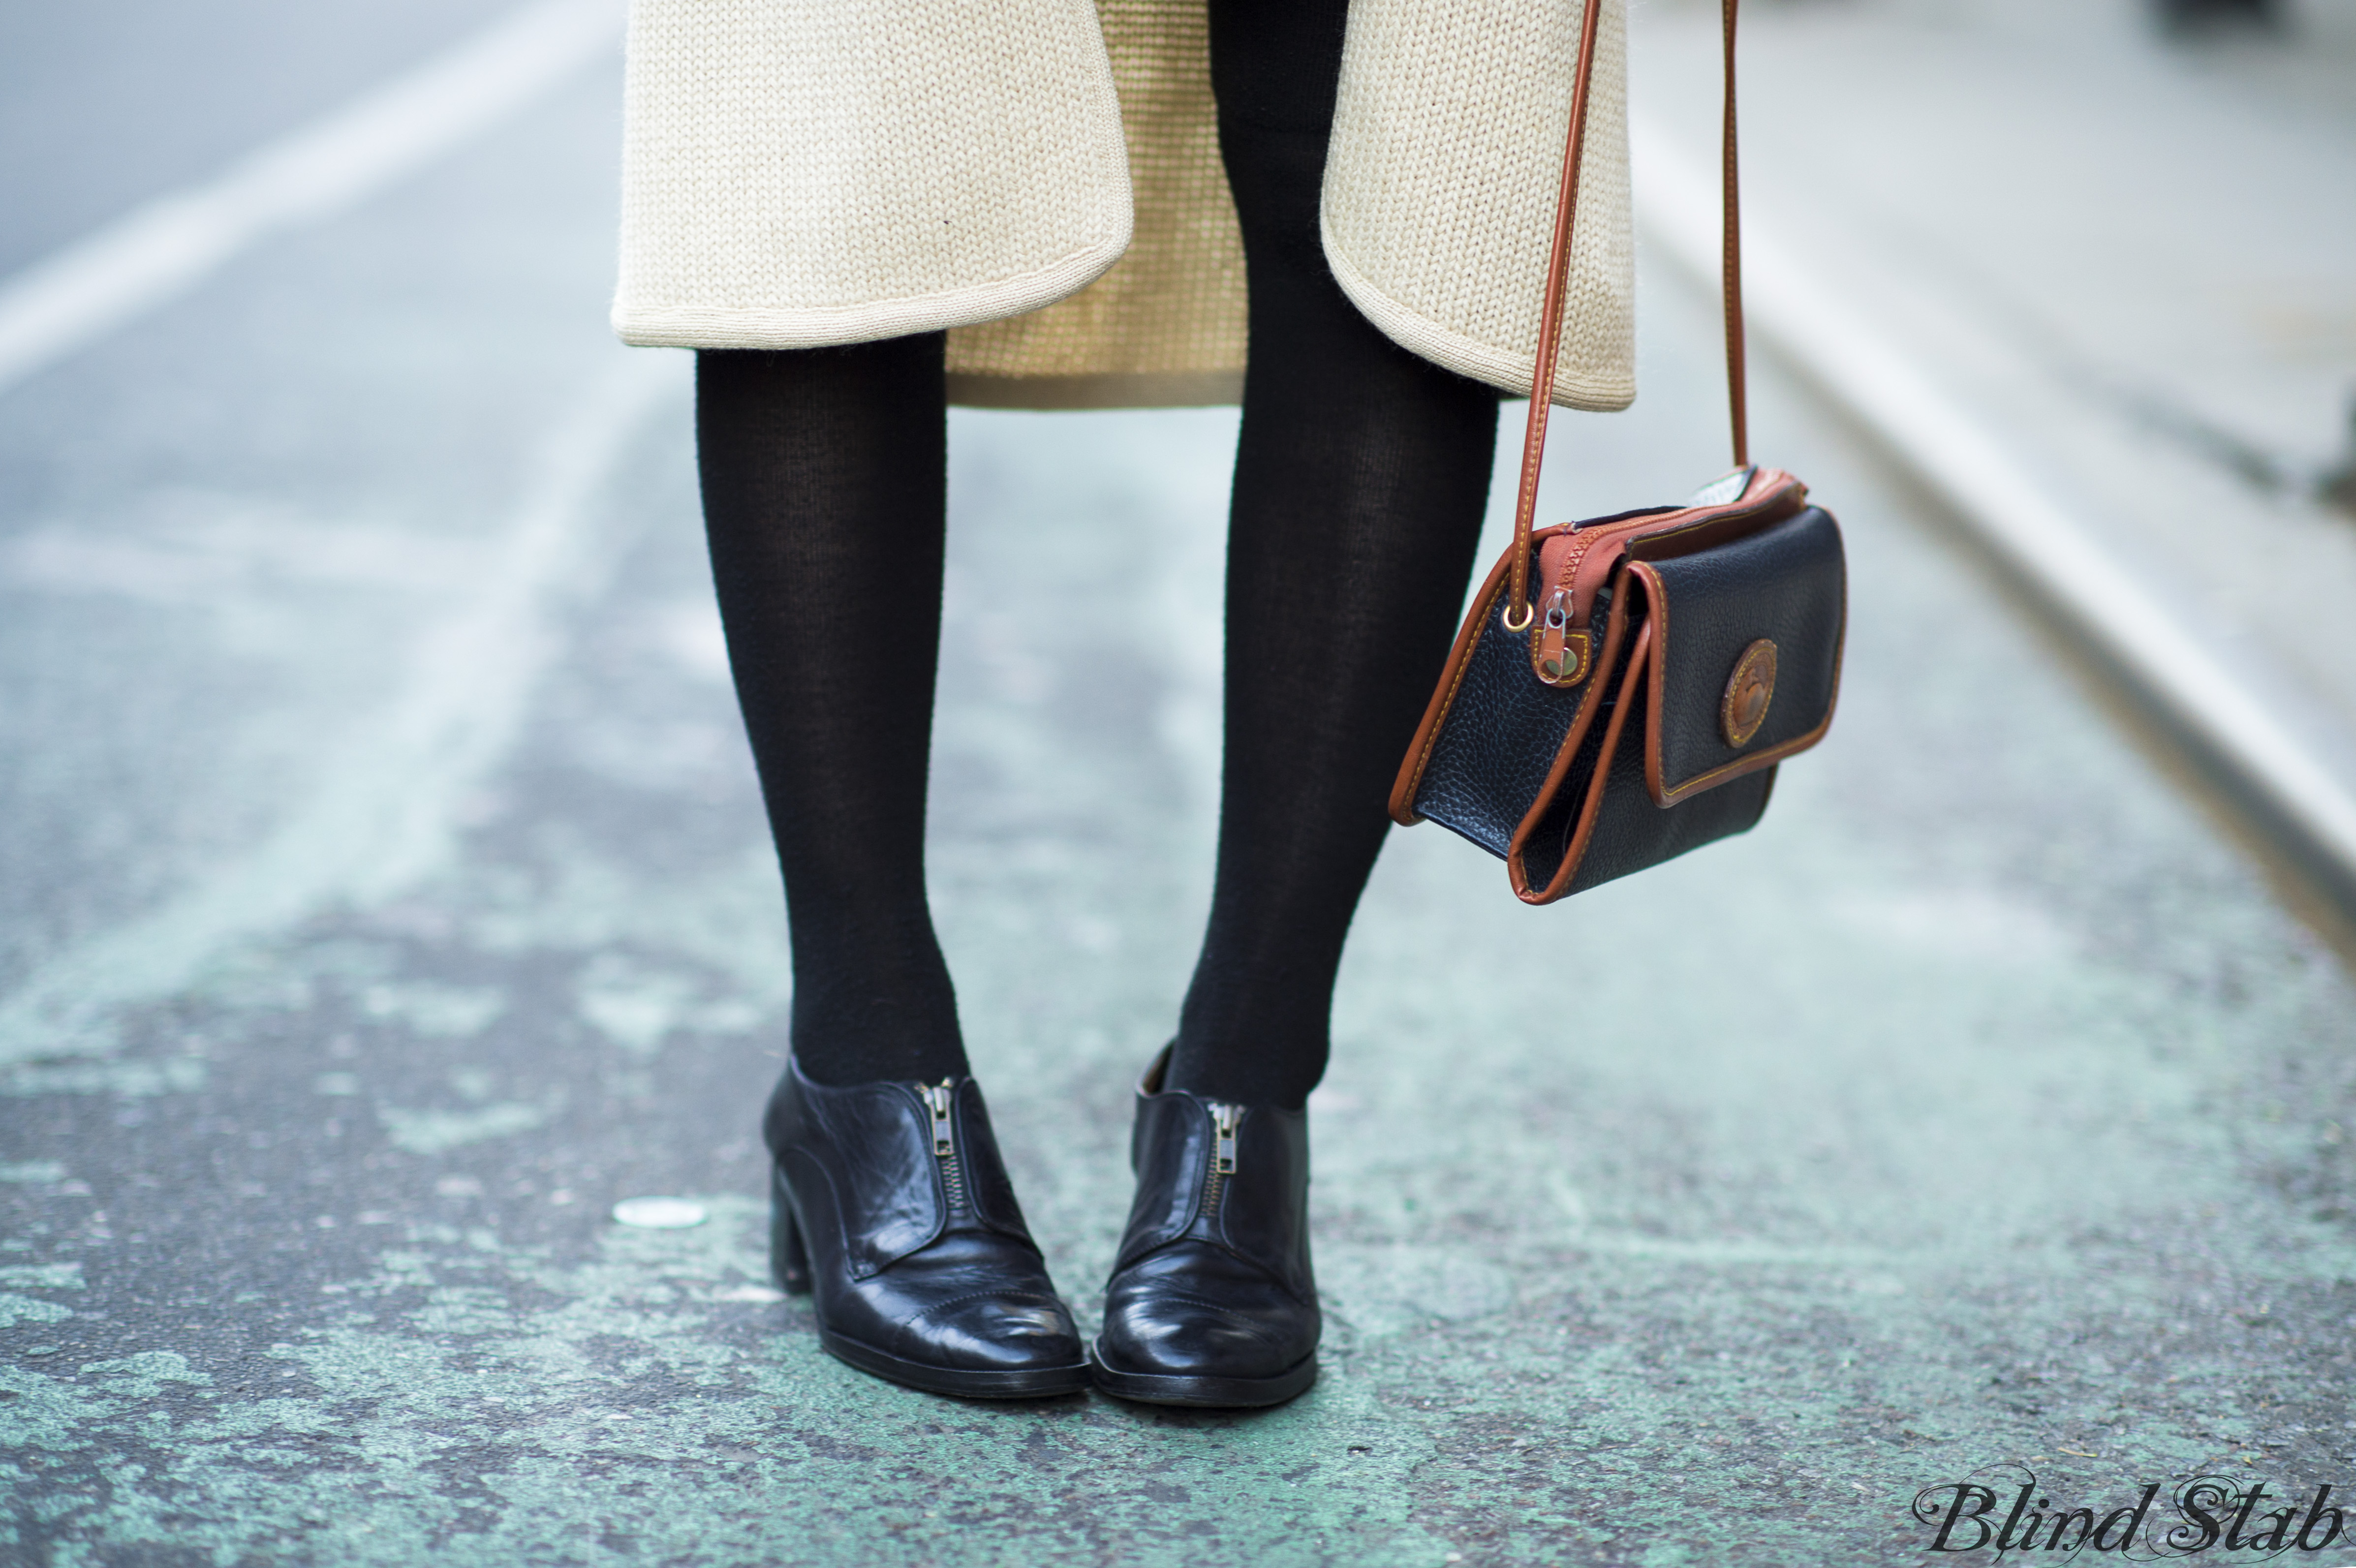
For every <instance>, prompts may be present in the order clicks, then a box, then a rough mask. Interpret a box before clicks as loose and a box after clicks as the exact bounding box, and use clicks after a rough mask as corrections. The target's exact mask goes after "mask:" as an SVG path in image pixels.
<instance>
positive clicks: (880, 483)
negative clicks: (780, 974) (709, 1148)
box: [696, 333, 966, 1084]
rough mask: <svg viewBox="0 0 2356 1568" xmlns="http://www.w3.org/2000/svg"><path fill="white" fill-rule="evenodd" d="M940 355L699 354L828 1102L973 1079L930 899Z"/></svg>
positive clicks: (751, 682)
mask: <svg viewBox="0 0 2356 1568" xmlns="http://www.w3.org/2000/svg"><path fill="white" fill-rule="evenodd" d="M942 342H943V339H942V336H941V335H940V334H938V333H928V334H926V335H924V336H916V337H900V338H893V339H889V340H887V341H885V342H882V343H865V344H859V345H856V346H854V347H847V348H819V349H804V350H797V351H787V352H768V351H763V350H725V351H707V352H705V353H702V354H700V355H698V356H697V357H696V437H697V447H698V458H699V463H700V465H701V472H702V480H703V514H704V522H705V527H706V528H707V530H708V531H709V534H710V537H711V543H712V577H713V579H714V581H715V582H716V583H717V585H718V588H719V592H720V613H721V619H722V621H723V624H725V625H726V627H727V631H728V656H729V662H730V664H731V665H732V666H733V667H734V670H735V676H736V691H737V697H738V699H739V701H740V702H741V703H742V705H743V707H744V728H745V731H746V732H747V733H748V734H749V735H750V737H751V739H752V742H753V758H754V762H755V764H756V765H757V767H758V768H759V770H760V775H761V792H762V795H763V796H764V797H765V798H766V801H767V802H768V808H769V827H770V829H771V831H772V832H773V833H775V835H776V845H777V859H778V860H779V861H780V862H781V863H782V864H783V866H784V868H785V877H786V903H787V912H788V916H789V919H790V921H791V923H792V938H793V965H794V1011H793V1049H794V1054H795V1057H796V1059H797V1060H798V1061H799V1062H800V1064H801V1067H802V1071H803V1072H805V1073H807V1074H808V1075H809V1077H810V1078H811V1079H813V1080H814V1081H816V1082H818V1083H829V1084H848V1083H868V1082H873V1081H876V1080H882V1079H900V1080H910V1079H923V1080H926V1081H927V1082H937V1081H938V1080H940V1079H942V1078H946V1077H949V1076H951V1075H954V1074H961V1073H963V1072H965V1071H966V1061H965V1049H964V1046H963V1044H962V1042H961V1040H960V1038H959V1036H958V1021H957V1001H956V997H955V995H954V994H953V992H952V991H951V989H950V986H949V975H948V965H945V964H944V963H943V962H942V960H941V950H940V944H939V943H938V942H937V940H936V939H935V937H934V934H933V923H932V915H931V912H930V911H929V910H928V909H927V907H926V901H925V782H926V761H927V756H928V752H929V750H930V747H931V741H932V720H933V671H934V664H935V660H936V657H937V653H938V649H939V645H940V625H941V557H942V548H943V540H944V527H945V525H944V495H945V491H946V486H947V483H948V469H947V464H948V421H947V418H946V415H945V413H944V411H943V406H942V384H941V351H942Z"/></svg>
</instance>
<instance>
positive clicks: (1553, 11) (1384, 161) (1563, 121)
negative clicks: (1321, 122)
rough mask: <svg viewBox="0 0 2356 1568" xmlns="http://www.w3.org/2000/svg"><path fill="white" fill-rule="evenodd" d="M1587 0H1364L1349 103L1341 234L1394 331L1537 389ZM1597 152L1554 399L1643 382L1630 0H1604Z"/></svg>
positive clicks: (1329, 195) (1614, 398)
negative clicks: (1632, 211)
mask: <svg viewBox="0 0 2356 1568" xmlns="http://www.w3.org/2000/svg"><path fill="white" fill-rule="evenodd" d="M1583 10H1584V5H1583V4H1582V0H1448V3H1447V4H1445V5H1432V4H1430V0H1358V3H1357V4H1356V5H1354V6H1352V8H1351V13H1350V36H1349V43H1348V46H1347V48H1346V50H1345V52H1344V58H1343V64H1342V86H1341V92H1340V98H1339V102H1338V104H1337V106H1336V110H1335V113H1334V117H1333V154H1332V158H1331V162H1330V165H1329V168H1328V172H1327V175H1326V178H1325V191H1324V216H1323V221H1324V238H1325V250H1326V254H1327V257H1328V259H1329V260H1330V261H1332V263H1333V272H1334V274H1335V276H1336V277H1338V278H1339V279H1340V280H1341V283H1342V287H1343V289H1344V291H1345V292H1346V293H1348V294H1349V296H1350V298H1351V299H1352V300H1354V301H1355V302H1356V304H1357V305H1358V308H1359V309H1361V310H1363V311H1365V313H1366V315H1367V316H1368V318H1369V319H1371V320H1372V321H1373V322H1374V323H1375V324H1376V325H1378V326H1380V327H1381V328H1382V329H1383V330H1384V331H1385V332H1386V333H1387V334H1389V335H1390V336H1391V337H1392V338H1393V339H1394V340H1395V341H1397V342H1398V343H1400V344H1403V345H1404V346H1406V347H1408V348H1410V349H1412V350H1413V351H1414V352H1416V353H1418V354H1420V355H1422V356H1423V357H1426V358H1428V359H1430V360H1432V361H1434V362H1435V363H1438V364H1441V365H1445V366H1447V367H1449V368H1451V369H1453V370H1456V371H1459V372H1461V373H1462V374H1464V375H1467V376H1472V377H1474V378H1477V379H1481V380H1483V381H1486V382H1488V383H1490V384H1491V385H1492V386H1495V387H1500V388H1503V389H1505V390H1508V391H1511V392H1514V393H1515V394H1517V395H1519V396H1522V397H1527V396H1528V395H1529V391H1530V383H1531V379H1532V378H1531V370H1532V367H1533V366H1534V365H1535V364H1536V363H1537V342H1538V319H1539V313H1540V309H1541V306H1542V305H1543V304H1544V298H1543V296H1544V293H1545V281H1546V271H1547V251H1548V250H1549V249H1550V247H1551V244H1552V241H1553V238H1554V217H1555V206H1556V200H1557V197H1558V192H1559V189H1560V185H1561V178H1562V155H1563V145H1564V141H1565V137H1566V134H1567V133H1568V132H1569V127H1570V101H1571V82H1572V80H1573V78H1574V76H1575V74H1576V71H1577V67H1578V63H1579V34H1580V17H1581V14H1582V12H1583ZM1627 62H1628V49H1627V13H1626V0H1604V4H1603V6H1602V15H1601V32H1600V33H1599V35H1598V39H1597V47H1596V54H1595V74H1594V94H1595V97H1594V102H1593V105H1592V107H1591V108H1590V110H1589V112H1588V117H1587V140H1586V144H1585V146H1584V148H1583V150H1582V153H1581V155H1580V196H1579V222H1578V226H1577V228H1576V229H1574V231H1573V234H1572V240H1571V269H1570V279H1569V288H1568V289H1567V290H1566V291H1565V299H1566V301H1567V304H1566V306H1565V310H1564V314H1563V334H1562V348H1561V353H1560V355H1559V357H1558V359H1557V361H1556V363H1557V365H1558V379H1557V380H1556V382H1555V391H1554V400H1555V401H1556V402H1558V403H1562V404H1567V405H1569V406H1570V407H1572V408H1581V409H1620V408H1625V407H1626V406H1627V405H1628V404H1629V402H1630V401H1631V400H1633V399H1634V397H1635V395H1636V374H1635V359H1636V276H1635V244H1634V240H1633V234H1632V229H1631V222H1630V215H1629V189H1628V111H1627V100H1628V64H1627Z"/></svg>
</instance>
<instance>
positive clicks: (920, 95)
mask: <svg viewBox="0 0 2356 1568" xmlns="http://www.w3.org/2000/svg"><path fill="white" fill-rule="evenodd" d="M1603 17H1604V33H1603V37H1602V38H1601V40H1600V48H1599V51H1598V59H1597V71H1596V82H1595V85H1596V94H1595V101H1594V103H1593V106H1592V108H1591V110H1590V119H1589V130H1588V140H1587V148H1586V153H1585V155H1584V158H1583V160H1582V168H1581V175H1580V180H1581V186H1582V193H1583V194H1582V197H1581V204H1580V214H1579V223H1578V227H1577V237H1576V240H1575V242H1574V247H1573V251H1574V254H1573V267H1572V274H1571V283H1570V294H1569V309H1568V313H1567V316H1566V323H1565V331H1564V334H1563V346H1562V353H1561V358H1560V361H1559V368H1558V377H1557V381H1556V393H1555V399H1556V400H1557V401H1558V402H1560V403H1563V404H1566V405H1569V406H1571V407H1575V408H1585V409H1616V408H1622V407H1625V406H1626V405H1627V403H1628V402H1629V401H1630V400H1632V399H1633V397H1634V396H1635V367H1634V359H1635V354H1634V314H1635V313H1634V278H1633V272H1634V257H1633V244H1632V241H1631V237H1630V222H1629V190H1628V163H1627V134H1626V107H1625V83H1626V45H1625V23H1624V0H1606V3H1605V5H1604V6H1603ZM1579 26H1580V5H1579V4H1578V0H1354V3H1353V4H1352V5H1351V9H1350V23H1349V34H1348V38H1347V42H1346V44H1345V46H1344V54H1343V66H1342V84H1341V96H1340V101H1339V105H1338V108H1337V111H1336V113H1335V118H1334V127H1333V149H1332V152H1331V155H1329V158H1328V161H1327V166H1326V176H1325V189H1324V199H1323V238H1324V243H1325V251H1326V256H1327V260H1328V261H1329V262H1330V263H1331V265H1332V266H1333V271H1334V275H1335V277H1336V279H1337V280H1338V281H1339V283H1341V285H1342V288H1343V289H1344V292H1345V293H1347V294H1348V295H1349V297H1350V298H1351V299H1352V301H1353V302H1355V304H1357V306H1358V308H1359V309H1361V310H1362V311H1364V312H1365V314H1366V315H1367V317H1368V318H1369V319H1370V320H1372V321H1373V322H1374V323H1375V324H1376V325H1377V326H1379V327H1380V328H1381V329H1382V330H1383V331H1384V332H1385V333H1387V335H1389V336H1391V337H1392V338H1393V339H1394V340H1395V341H1397V342H1398V343H1399V344H1401V345H1402V346H1403V347H1407V348H1408V349H1409V350H1411V351H1413V352H1415V353H1417V354H1419V355H1421V356H1423V357H1426V358H1428V359H1430V360H1432V361H1434V362H1435V363H1438V364H1440V365H1444V366H1447V367H1448V368H1451V369H1453V370H1456V371H1459V372H1460V373H1462V374H1464V375H1467V376H1471V377H1473V378H1475V379H1480V380H1483V381H1486V382H1488V383H1490V384H1492V385H1494V386H1496V387H1499V388H1501V389H1505V390H1506V391H1508V392H1518V393H1520V394H1522V395H1525V396H1526V395H1527V393H1528V391H1529V386H1530V379H1531V375H1530V373H1531V368H1532V364H1533V360H1534V357H1535V355H1536V349H1537V326H1538V307H1539V303H1540V302H1539V297H1538V296H1539V293H1540V292H1541V290H1542V286H1543V283H1544V281H1545V271H1546V254H1547V243H1548V240H1549V237H1550V235H1551V231H1552V227H1553V216H1554V214H1553V203H1554V197H1555V190H1556V186H1557V182H1558V176H1559V174H1560V170H1561V158H1562V146H1563V141H1564V136H1565V133H1566V132H1567V130H1568V127H1569V109H1570V81H1571V74H1572V62H1573V60H1574V59H1575V58H1576V54H1577V49H1578V31H1579ZM886 40H888V48H887V47H885V41H886ZM627 81H628V85H627V90H626V136H625V144H624V155H623V219H622V244H621V276H620V283H619V285H618V287H617V288H616V295H615V303H614V326H615V330H616V332H617V333H619V334H620V335H621V336H622V337H623V339H624V340H625V341H627V342H630V343H636V344H646V345H657V346H668V347H691V348H742V347H753V348H791V347H818V346H820V345H826V344H840V343H857V342H865V341H872V340H873V339H876V338H882V337H890V336H900V335H902V334H905V333H911V332H925V331H935V330H939V329H942V328H948V332H949V339H948V368H949V385H950V396H951V398H952V400H956V401H959V402H968V403H978V404H984V405H990V406H997V407H1017V408H1105V407H1123V406H1152V405H1171V404H1187V403H1215V402H1226V401H1232V400H1234V399H1235V398H1236V397H1237V394H1238V392H1239V390H1240V388H1241V384H1242V375H1243V365H1244V356H1245V352H1246V347H1247V345H1246V333H1245V308H1244V307H1245V281H1244V267H1243V250H1242V243H1241V240H1240V238H1239V236H1238V233H1237V225H1236V216H1235V207H1234V202H1233V200H1232V198H1231V197H1229V195H1228V192H1227V185H1226V172H1225V170H1224V168H1223V167H1222V165H1221V164H1220V161H1219V150H1218V131H1217V120H1216V113H1215V106H1214V103H1213V101H1212V97H1211V86H1210V64H1209V49H1208V37H1207V30H1206V27H1205V15H1204V5H1203V0H1096V3H1095V4H1093V5H1091V4H1089V3H1088V0H926V4H922V5H917V4H909V3H905V0H801V3H797V4H790V5H781V4H778V3H776V0H634V4H633V5H632V9H631V18H630V36H629V67H628V77H627Z"/></svg>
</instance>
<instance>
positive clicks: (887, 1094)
mask: <svg viewBox="0 0 2356 1568" xmlns="http://www.w3.org/2000/svg"><path fill="white" fill-rule="evenodd" d="M763 1131H764V1132H765V1133H766V1136H767V1137H768V1143H769V1152H770V1153H771V1154H772V1155H773V1156H775V1157H776V1169H775V1172H774V1174H773V1175H772V1177H771V1179H770V1184H769V1185H770V1191H769V1205H770V1207H769V1214H770V1220H769V1266H770V1269H771V1270H772V1272H774V1273H775V1274H776V1276H777V1283H778V1284H779V1285H783V1286H784V1287H785V1288H786V1289H787V1290H789V1291H794V1292H797V1293H800V1292H809V1293H811V1294H813V1295H814V1296H815V1297H816V1305H817V1308H818V1332H819V1342H820V1343H822V1344H823V1345H824V1346H825V1347H826V1348H827V1349H828V1350H830V1351H831V1352H832V1353H833V1354H834V1355H835V1356H837V1357H839V1358H841V1360H845V1361H848V1362H850V1363H851V1365H852V1366H854V1367H857V1368H858V1369H859V1370H860V1371H865V1372H873V1373H874V1374H875V1375H876V1376H878V1377H883V1378H890V1379H891V1380H893V1381H894V1382H903V1383H906V1384H907V1385H908V1386H909V1387H911V1388H920V1389H923V1390H925V1391H926V1392H930V1393H948V1394H961V1395H963V1396H965V1397H966V1398H968V1399H1034V1398H1038V1397H1040V1396H1043V1395H1046V1394H1059V1393H1072V1392H1076V1391H1077V1390H1079V1389H1083V1388H1085V1387H1087V1382H1088V1366H1087V1351H1086V1350H1085V1349H1082V1347H1081V1344H1080V1336H1079V1330H1078V1329H1077V1328H1075V1327H1074V1326H1073V1323H1072V1315H1071V1313H1070V1312H1069V1311H1068V1310H1066V1307H1065V1306H1064V1304H1063V1302H1062V1301H1060V1300H1058V1299H1057V1298H1056V1296H1055V1285H1053V1284H1052V1283H1051V1282H1050V1281H1049V1280H1048V1278H1047V1265H1046V1264H1045V1263H1044V1261H1043V1260H1042V1259H1041V1258H1040V1256H1039V1249H1038V1247H1037V1246H1035V1245H1034V1244H1033V1243H1032V1240H1031V1233H1030V1232H1029V1231H1027V1230H1026V1229H1024V1228H1023V1211H1022V1210H1021V1209H1020V1208H1018V1207H1016V1205H1015V1202H1014V1188H1013V1185H1012V1183H1011V1182H1009V1181H1008V1180H1007V1179H1006V1168H1005V1166H1004V1165H1002V1164H1001V1163H1000V1160H999V1157H998V1143H997V1140H996V1139H995V1138H993V1137H992V1136H991V1131H990V1115H989V1112H988V1111H987V1110H986V1109H984V1107H983V1105H982V1101H981V1089H980V1086H979V1085H978V1084H976V1083H974V1081H973V1080H972V1079H970V1078H952V1079H945V1080H943V1081H942V1082H941V1083H858V1084H853V1085H851V1086H850V1087H848V1088H841V1089H837V1088H831V1087H829V1086H828V1085H826V1084H823V1083H811V1082H810V1081H809V1079H808V1078H805V1077H804V1076H802V1072H801V1068H800V1066H799V1064H798V1063H797V1062H795V1061H791V1060H790V1059H788V1061H787V1063H786V1075H785V1077H784V1079H783V1080H781V1081H780V1082H779V1083H778V1084H777V1091H776V1093H775V1094H773V1095H772V1096H770V1099H769V1112H768V1115H767V1117H766V1120H765V1124H764V1127H763Z"/></svg>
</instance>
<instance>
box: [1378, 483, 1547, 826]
mask: <svg viewBox="0 0 2356 1568" xmlns="http://www.w3.org/2000/svg"><path fill="white" fill-rule="evenodd" d="M1561 531H1562V528H1561V525H1559V524H1558V525H1556V526H1555V527H1554V528H1542V529H1540V530H1539V531H1538V533H1537V535H1536V536H1533V537H1535V538H1547V537H1551V536H1552V535H1554V534H1558V533H1560V532H1561ZM1513 563H1514V558H1513V549H1512V548H1511V547H1510V546H1509V547H1507V549H1506V552H1505V554H1504V555H1502V556H1499V557H1498V558H1497V564H1496V565H1495V566H1494V567H1492V568H1490V569H1489V577H1488V581H1485V582H1483V583H1482V584H1481V592H1478V593H1476V594H1474V595H1473V596H1472V608H1471V609H1470V610H1467V611H1466V612H1465V613H1464V624H1462V626H1459V627H1458V628H1457V629H1456V643H1455V645H1454V646H1453V647H1451V648H1450V649H1449V650H1448V663H1447V664H1445V665H1444V666H1442V667H1440V681H1439V684H1438V685H1436V686H1435V687H1433V688H1432V691H1431V700H1430V702H1428V703H1426V704H1425V705H1424V709H1423V722H1422V723H1420V724H1418V725H1417V726H1416V727H1415V739H1414V740H1412V741H1408V748H1407V755H1406V756H1405V757H1404V758H1402V759H1401V760H1400V762H1399V771H1398V777H1397V778H1396V779H1394V780H1392V781H1391V798H1390V811H1391V820H1392V821H1393V822H1396V823H1398V825H1399V826H1400V827H1414V826H1415V825H1416V824H1417V823H1419V822H1421V821H1422V820H1423V817H1422V816H1421V815H1420V814H1419V813H1418V812H1417V810H1416V809H1415V793H1416V791H1417V790H1419V789H1420V788H1422V787H1423V770H1424V768H1425V767H1426V765H1428V764H1429V763H1430V761H1431V745H1432V742H1433V741H1436V740H1438V739H1439V738H1440V726H1441V725H1443V724H1445V723H1447V722H1448V710H1449V709H1451V708H1452V707H1453V706H1455V703H1456V688H1458V687H1460V686H1462V685H1463V684H1464V668H1465V666H1466V665H1467V664H1469V663H1470V662H1471V661H1472V649H1473V647H1474V645H1476V644H1478V643H1479V642H1480V640H1481V633H1482V631H1483V628H1484V627H1486V626H1487V625H1488V624H1489V616H1490V613H1492V612H1493V611H1494V610H1495V609H1496V607H1497V590H1498V588H1499V587H1500V585H1502V584H1503V583H1504V581H1505V575H1506V572H1507V571H1508V569H1510V568H1511V567H1512V565H1513Z"/></svg>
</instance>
